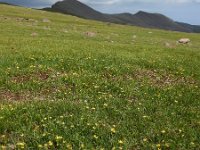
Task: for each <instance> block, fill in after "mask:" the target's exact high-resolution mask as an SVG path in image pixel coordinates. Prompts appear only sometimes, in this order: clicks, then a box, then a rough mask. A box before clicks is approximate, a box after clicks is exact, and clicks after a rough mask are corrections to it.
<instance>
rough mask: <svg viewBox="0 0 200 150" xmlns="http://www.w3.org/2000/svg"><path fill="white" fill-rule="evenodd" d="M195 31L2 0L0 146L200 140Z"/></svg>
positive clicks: (174, 144)
mask: <svg viewBox="0 0 200 150" xmlns="http://www.w3.org/2000/svg"><path fill="white" fill-rule="evenodd" d="M180 38H189V39H190V40H191V42H190V43H189V44H178V43H177V42H176V41H177V40H179V39H180ZM199 41H200V36H199V34H193V33H190V34H188V33H181V32H170V31H163V30H154V29H145V28H140V27H133V26H126V25H116V24H112V23H109V24H108V23H104V22H97V21H91V20H84V19H81V18H77V17H73V16H70V15H64V14H59V13H53V12H46V11H41V10H34V9H30V8H23V7H17V6H9V5H3V4H0V149H52V150H55V149H59V150H63V149H69V150H70V149H75V150H76V149H97V150H98V149H99V150H100V149H181V150H186V149H199V148H200V144H199V141H200V132H199V131H200V111H199V110H200V99H199V97H200V88H199V87H200V68H199V66H200V61H199V60H200V42H199Z"/></svg>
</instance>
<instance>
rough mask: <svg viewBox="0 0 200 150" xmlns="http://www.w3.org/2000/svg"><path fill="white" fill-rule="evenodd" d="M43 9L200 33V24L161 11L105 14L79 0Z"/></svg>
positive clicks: (65, 0)
mask: <svg viewBox="0 0 200 150" xmlns="http://www.w3.org/2000/svg"><path fill="white" fill-rule="evenodd" d="M43 10H46V11H53V12H59V13H63V14H69V15H73V16H77V17H81V18H84V19H91V20H97V21H103V22H110V23H117V24H123V25H133V26H139V27H145V28H154V29H163V30H171V31H180V32H188V33H200V26H197V25H190V24H187V23H182V22H176V21H173V20H172V19H170V18H168V17H166V16H164V15H162V14H159V13H148V12H144V11H139V12H137V13H136V14H131V13H119V14H104V13H101V12H99V11H96V10H95V9H93V8H91V7H89V6H87V5H86V4H84V3H81V2H80V1H78V0H63V1H59V2H56V3H55V4H53V5H52V6H51V7H48V8H43Z"/></svg>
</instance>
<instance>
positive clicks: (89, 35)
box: [85, 32, 96, 37]
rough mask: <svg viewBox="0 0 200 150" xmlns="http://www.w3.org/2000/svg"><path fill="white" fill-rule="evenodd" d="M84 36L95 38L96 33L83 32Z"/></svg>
mask: <svg viewBox="0 0 200 150" xmlns="http://www.w3.org/2000/svg"><path fill="white" fill-rule="evenodd" d="M85 35H86V36H88V37H95V36H96V33H95V32H85Z"/></svg>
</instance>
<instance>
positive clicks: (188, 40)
mask: <svg viewBox="0 0 200 150" xmlns="http://www.w3.org/2000/svg"><path fill="white" fill-rule="evenodd" d="M189 42H190V39H188V38H181V39H180V40H178V43H181V44H188V43H189Z"/></svg>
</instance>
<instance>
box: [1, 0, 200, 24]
mask: <svg viewBox="0 0 200 150" xmlns="http://www.w3.org/2000/svg"><path fill="white" fill-rule="evenodd" d="M57 1H58V0H0V2H8V3H13V4H17V5H23V6H27V7H34V8H41V7H47V6H50V5H52V4H53V3H55V2H57ZM80 1H81V2H83V3H85V4H87V5H89V6H91V7H92V8H94V9H96V10H98V11H101V12H103V13H122V12H130V13H136V12H137V11H139V10H143V11H147V12H156V13H162V14H164V15H166V16H168V17H170V18H172V19H173V20H176V21H181V22H186V23H190V24H196V25H200V0H80Z"/></svg>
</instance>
